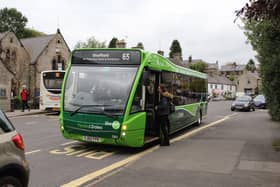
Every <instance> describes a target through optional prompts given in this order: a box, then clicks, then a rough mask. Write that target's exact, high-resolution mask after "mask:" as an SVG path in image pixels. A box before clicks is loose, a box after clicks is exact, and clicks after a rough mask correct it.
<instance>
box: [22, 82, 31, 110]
mask: <svg viewBox="0 0 280 187" xmlns="http://www.w3.org/2000/svg"><path fill="white" fill-rule="evenodd" d="M28 95H29V94H28V91H27V89H26V86H25V85H23V86H22V91H21V92H20V97H21V103H22V110H21V111H22V112H24V109H25V106H26V108H27V109H28V111H30V107H29V106H28Z"/></svg>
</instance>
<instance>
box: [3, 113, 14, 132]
mask: <svg viewBox="0 0 280 187" xmlns="http://www.w3.org/2000/svg"><path fill="white" fill-rule="evenodd" d="M14 130H15V128H14V126H13V125H12V123H11V122H10V121H9V120H8V118H7V117H6V115H5V114H4V113H3V112H2V111H0V134H1V133H3V132H11V131H14Z"/></svg>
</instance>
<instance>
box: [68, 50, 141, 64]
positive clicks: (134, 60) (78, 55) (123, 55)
mask: <svg viewBox="0 0 280 187" xmlns="http://www.w3.org/2000/svg"><path fill="white" fill-rule="evenodd" d="M140 61H141V56H140V51H127V50H123V51H120V50H118V51H114V50H112V51H107V50H81V51H75V52H74V53H73V55H72V64H140Z"/></svg>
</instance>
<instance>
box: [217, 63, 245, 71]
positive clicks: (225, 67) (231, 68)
mask: <svg viewBox="0 0 280 187" xmlns="http://www.w3.org/2000/svg"><path fill="white" fill-rule="evenodd" d="M245 68H246V65H234V64H227V65H223V66H221V70H220V71H244V70H245Z"/></svg>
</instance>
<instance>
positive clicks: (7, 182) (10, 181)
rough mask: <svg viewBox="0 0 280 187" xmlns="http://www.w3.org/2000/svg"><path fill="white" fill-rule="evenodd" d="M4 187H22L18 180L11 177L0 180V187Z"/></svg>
mask: <svg viewBox="0 0 280 187" xmlns="http://www.w3.org/2000/svg"><path fill="white" fill-rule="evenodd" d="M4 186H11V187H12V186H14V187H22V184H21V182H20V180H18V179H17V178H15V177H13V176H5V177H1V178H0V187H4Z"/></svg>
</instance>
